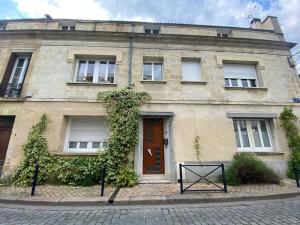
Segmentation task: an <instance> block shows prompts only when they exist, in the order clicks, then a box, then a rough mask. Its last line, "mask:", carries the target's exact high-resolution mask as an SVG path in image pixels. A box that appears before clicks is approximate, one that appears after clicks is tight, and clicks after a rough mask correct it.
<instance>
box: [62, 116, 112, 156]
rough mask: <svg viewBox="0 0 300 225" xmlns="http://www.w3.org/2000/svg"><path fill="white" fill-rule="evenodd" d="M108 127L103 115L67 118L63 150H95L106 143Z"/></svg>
mask: <svg viewBox="0 0 300 225" xmlns="http://www.w3.org/2000/svg"><path fill="white" fill-rule="evenodd" d="M107 138H108V129H107V126H106V124H105V119H104V118H103V117H73V118H70V119H69V123H68V129H67V134H66V140H65V150H66V151H72V152H96V151H97V150H99V149H102V148H104V147H105V146H106V145H107Z"/></svg>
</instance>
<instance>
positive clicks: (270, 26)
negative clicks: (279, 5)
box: [262, 16, 282, 34]
mask: <svg viewBox="0 0 300 225" xmlns="http://www.w3.org/2000/svg"><path fill="white" fill-rule="evenodd" d="M262 24H263V29H266V30H274V31H275V32H276V33H280V34H282V30H281V27H280V25H279V22H278V19H277V17H275V16H267V18H266V19H264V21H263V23H262Z"/></svg>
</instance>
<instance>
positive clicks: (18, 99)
mask: <svg viewBox="0 0 300 225" xmlns="http://www.w3.org/2000/svg"><path fill="white" fill-rule="evenodd" d="M0 101H1V102H24V101H25V98H22V97H0Z"/></svg>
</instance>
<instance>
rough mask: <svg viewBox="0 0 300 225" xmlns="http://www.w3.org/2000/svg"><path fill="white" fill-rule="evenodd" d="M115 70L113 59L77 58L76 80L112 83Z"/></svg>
mask: <svg viewBox="0 0 300 225" xmlns="http://www.w3.org/2000/svg"><path fill="white" fill-rule="evenodd" d="M115 70H116V64H115V60H112V59H103V60H102V59H101V60H89V59H78V61H77V69H76V82H87V83H114V82H115Z"/></svg>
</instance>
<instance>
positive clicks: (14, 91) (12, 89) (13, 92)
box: [4, 84, 22, 98]
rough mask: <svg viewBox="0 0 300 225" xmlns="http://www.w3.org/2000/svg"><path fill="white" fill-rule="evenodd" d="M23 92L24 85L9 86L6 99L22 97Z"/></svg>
mask: <svg viewBox="0 0 300 225" xmlns="http://www.w3.org/2000/svg"><path fill="white" fill-rule="evenodd" d="M21 90H22V84H18V85H13V84H8V85H7V88H6V91H5V95H4V97H13V98H17V97H20V94H21Z"/></svg>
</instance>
